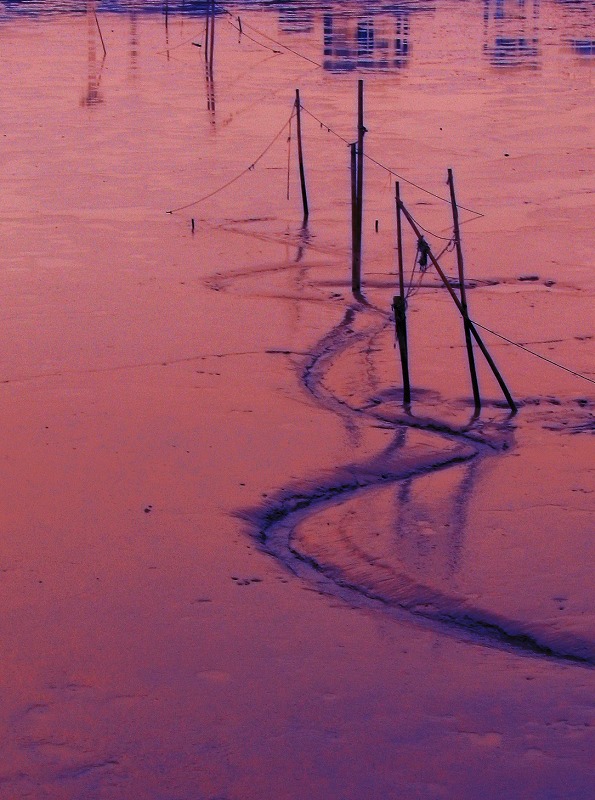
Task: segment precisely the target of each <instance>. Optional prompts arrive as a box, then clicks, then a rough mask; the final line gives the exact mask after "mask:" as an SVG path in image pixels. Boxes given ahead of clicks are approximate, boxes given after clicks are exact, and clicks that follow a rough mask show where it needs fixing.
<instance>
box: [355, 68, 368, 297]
mask: <svg viewBox="0 0 595 800" xmlns="http://www.w3.org/2000/svg"><path fill="white" fill-rule="evenodd" d="M365 133H366V128H365V126H364V82H363V80H361V79H360V80H358V82H357V190H356V201H357V228H356V234H357V235H356V259H357V269H358V273H359V278H358V284H359V285H358V291H359V290H360V289H361V269H362V231H363V210H364V197H363V194H364V134H365Z"/></svg>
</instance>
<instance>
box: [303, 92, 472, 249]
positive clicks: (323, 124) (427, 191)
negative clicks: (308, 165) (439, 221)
mask: <svg viewBox="0 0 595 800" xmlns="http://www.w3.org/2000/svg"><path fill="white" fill-rule="evenodd" d="M300 108H301V109H302V111H304V112H305V113H306V114H307V115H308V116H309V117H312V119H313V120H315V121H316V122H318V124H319V125H320V127H321V128H324V129H325V130H326V131H327V132H328V133H332V135H333V136H335V137H336V138H337V139H339V140H340V141H342V142H343V144H346V145H348V146H351V144H352V143H351V142H350V141H349V139H346V138H345V137H344V136H341V134H340V133H338V132H337V131H336V130H334V129H333V128H331V126H330V125H327V124H326V122H324V121H323V120H321V119H320V117H317V116H316V114H313V113H312V112H311V111H310V110H309V109H307V108H306V107H305V106H304V105H302V104H300ZM364 158H365V159H366V160H367V161H369V162H370V163H371V164H374V165H375V166H377V167H379V168H380V169H382V170H384V171H385V172H386V173H388V175H389V177H392V178H398V179H399V180H401V181H403V182H404V183H407V184H409V186H413V187H415V188H416V189H419V191H420V192H424V193H425V194H427V195H429V196H430V197H434V198H435V199H436V200H440V201H441V202H443V203H448V204H449V205H450V203H451V201H450V199H449V198H446V197H442V196H441V195H439V194H436V193H435V192H432V191H431V190H430V189H426V188H425V187H423V186H420V185H419V184H418V183H415V182H414V181H411V180H409V179H408V178H405V177H404V176H403V175H400V174H399V173H398V172H395V171H394V169H391V168H390V167H387V166H386V164H383V163H382V162H381V161H378V160H377V159H375V158H373V157H372V156H370V155H368V153H364ZM457 208H460V209H461V210H462V211H468V212H469V213H470V214H473V215H474V218H477V219H479V218H480V217H484V216H485V214H483V213H482V212H481V211H476V210H475V209H473V208H468V207H467V206H462V205H460V204H458V203H457ZM424 230H426V229H425V228H424ZM426 233H431V234H432V236H435V237H436V238H437V239H444V240H446V239H445V237H444V236H439V235H438V234H434V233H432V231H428V230H426Z"/></svg>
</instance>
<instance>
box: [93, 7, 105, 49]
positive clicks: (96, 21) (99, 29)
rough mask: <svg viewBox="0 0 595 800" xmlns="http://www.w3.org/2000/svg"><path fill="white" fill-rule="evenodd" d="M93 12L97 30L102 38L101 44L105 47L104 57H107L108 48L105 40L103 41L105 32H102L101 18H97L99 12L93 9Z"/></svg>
mask: <svg viewBox="0 0 595 800" xmlns="http://www.w3.org/2000/svg"><path fill="white" fill-rule="evenodd" d="M93 14H94V16H95V24H96V25H97V30H98V31H99V38H100V39H101V46H102V47H103V57H104V58H105V57H106V55H107V50H106V47H105V42H104V41H103V34H102V33H101V27H100V26H99V19H98V18H97V12H96V11H95V9H93Z"/></svg>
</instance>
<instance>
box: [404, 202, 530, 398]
mask: <svg viewBox="0 0 595 800" xmlns="http://www.w3.org/2000/svg"><path fill="white" fill-rule="evenodd" d="M399 208H400V209H401V211H402V212H403V214H404V216H405V219H406V220H407V222H408V223H409V224H410V225H411V228H412V229H413V232H414V233H415V235H416V236H417V238H418V240H419V239H421V238H422V234H421V231H420V229H419V228H418V227H417V225H416V223H415V220H414V219H413V217H412V216H411V214H410V213H409V212H408V211H407V209H406V208H405V206H404V205H403V201H402V200H400V201H399ZM426 247H427V251H426V252H427V255H428V258H429V259H430V261H431V262H432V264H433V265H434V267H435V268H436V272H437V273H438V275H439V276H440V279H441V280H442V283H443V284H444V285H445V287H446V289H447V290H448V293H449V294H450V296H451V297H452V299H453V301H454V304H455V305H456V307H457V308H458V309H459V312H460V313H461V315H462V316H463V318H464V314H463V306H462V305H461V301H460V300H459V298H458V297H457V295H456V292H455V290H454V289H453V288H452V286H451V285H450V282H449V280H448V278H447V277H446V275H445V274H444V272H443V271H442V267H441V266H440V264H439V263H438V261H437V259H436V257H435V256H434V253H432V249H431V247H430V245H428V244H427V245H426ZM467 319H468V320H469V330H470V331H471V335H472V336H473V338H474V339H475V341H476V342H477V344H478V346H479V349H480V350H481V352H482V353H483V355H484V357H485V360H486V361H487V362H488V364H489V367H490V369H491V370H492V372H493V373H494V377H495V378H496V380H497V381H498V384H499V386H500V388H501V389H502V392H503V394H504V397H505V398H506V402H507V403H508V405H509V407H510V410H511V411H512V413H513V414H516V412H517V407H516V404H515V402H514V400H513V399H512V395H511V394H510V392H509V391H508V387H507V386H506V384H505V383H504V379H503V377H502V375H500V372H499V371H498V367H497V366H496V364H495V362H494V359H493V358H492V357H491V355H490V354H489V351H488V349H487V347H486V346H485V344H484V343H483V340H482V338H481V336H480V335H479V333H478V332H477V328H476V327H475V325H474V324H473V322H472V321H471V320H470V319H469V317H467Z"/></svg>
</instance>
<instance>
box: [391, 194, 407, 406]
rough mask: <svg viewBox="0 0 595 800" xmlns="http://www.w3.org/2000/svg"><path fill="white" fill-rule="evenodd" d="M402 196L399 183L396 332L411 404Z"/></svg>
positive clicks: (405, 385)
mask: <svg viewBox="0 0 595 800" xmlns="http://www.w3.org/2000/svg"><path fill="white" fill-rule="evenodd" d="M400 201H401V195H400V190H399V182H398V181H397V183H396V184H395V203H396V211H397V257H398V263H399V296H398V297H393V312H394V315H395V332H396V335H397V342H398V344H399V355H400V357H401V369H402V372H403V404H404V405H406V406H408V405H410V403H411V386H410V383H409V352H408V348H407V314H406V311H407V303H406V300H405V277H404V273H403V233H402V229H401V209H400V207H399V203H400Z"/></svg>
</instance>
